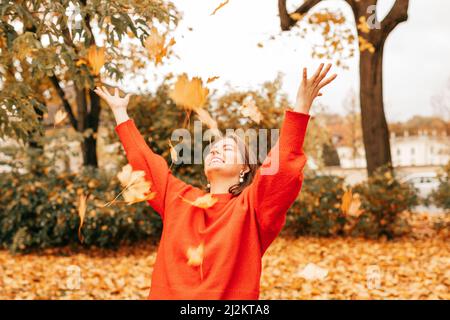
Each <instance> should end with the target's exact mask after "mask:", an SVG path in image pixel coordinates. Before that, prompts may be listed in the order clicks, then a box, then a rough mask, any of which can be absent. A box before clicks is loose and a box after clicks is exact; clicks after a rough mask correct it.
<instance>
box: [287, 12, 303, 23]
mask: <svg viewBox="0 0 450 320" xmlns="http://www.w3.org/2000/svg"><path fill="white" fill-rule="evenodd" d="M289 16H290V17H291V19H292V20H295V21H299V20H301V19H302V17H303V15H302V14H300V13H298V12H294V13H291V14H290V15H289Z"/></svg>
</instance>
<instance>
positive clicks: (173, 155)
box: [169, 140, 178, 162]
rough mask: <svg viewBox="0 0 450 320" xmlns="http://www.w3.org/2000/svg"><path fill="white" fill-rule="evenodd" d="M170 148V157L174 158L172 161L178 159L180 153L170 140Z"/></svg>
mask: <svg viewBox="0 0 450 320" xmlns="http://www.w3.org/2000/svg"><path fill="white" fill-rule="evenodd" d="M169 148H170V158H171V159H172V162H177V161H178V153H177V151H176V150H175V148H174V147H173V145H172V142H171V141H170V140H169Z"/></svg>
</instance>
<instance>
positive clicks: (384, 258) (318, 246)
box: [0, 237, 450, 299]
mask: <svg viewBox="0 0 450 320" xmlns="http://www.w3.org/2000/svg"><path fill="white" fill-rule="evenodd" d="M78 250H79V251H78V252H73V251H70V250H69V249H68V248H63V249H52V250H47V251H44V252H43V253H41V254H29V255H12V254H10V253H9V252H8V251H0V299H146V298H147V296H148V294H149V290H150V284H151V275H152V270H153V266H154V263H155V258H156V250H157V247H156V246H154V245H151V244H148V245H143V244H140V245H135V246H132V247H126V246H124V247H121V248H120V249H119V250H118V251H107V250H101V249H78ZM191 253H192V252H191ZM200 253H201V252H200V250H194V254H192V255H191V262H192V263H194V264H195V263H197V264H198V263H199V261H201V259H200V257H201V255H200ZM186 260H187V261H188V259H186ZM449 265H450V248H449V246H448V239H447V240H446V239H445V238H441V237H435V238H427V239H422V240H418V239H413V238H404V239H399V240H396V241H372V240H363V239H343V238H337V239H325V238H311V237H305V238H298V239H290V238H285V237H278V238H277V239H276V240H275V241H274V242H273V244H272V245H271V246H270V247H269V249H268V251H267V252H266V254H265V255H264V257H263V273H262V278H261V294H260V299H450V294H449V287H450V268H449ZM374 270H375V276H378V279H375V280H377V281H378V283H377V282H376V281H375V283H374V284H375V285H376V286H375V287H374V286H373V282H370V281H369V280H370V279H369V275H372V277H373V274H374ZM325 273H326V276H324V275H325ZM372 280H373V279H372ZM371 283H372V286H371V285H370V284H371Z"/></svg>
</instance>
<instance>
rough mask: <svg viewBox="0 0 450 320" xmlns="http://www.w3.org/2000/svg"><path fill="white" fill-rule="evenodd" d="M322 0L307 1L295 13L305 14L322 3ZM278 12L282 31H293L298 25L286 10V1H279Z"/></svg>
mask: <svg viewBox="0 0 450 320" xmlns="http://www.w3.org/2000/svg"><path fill="white" fill-rule="evenodd" d="M321 1H322V0H306V1H305V2H303V4H302V5H301V6H300V7H298V8H297V10H295V11H294V12H293V13H299V14H302V15H303V14H305V13H307V12H308V11H309V10H311V9H312V8H313V7H314V6H315V5H316V4H318V3H319V2H321ZM278 12H279V15H280V25H281V30H283V31H287V30H289V29H291V28H292V27H293V26H294V25H295V24H296V23H297V20H294V19H292V18H291V17H290V15H289V13H288V12H287V9H286V0H278Z"/></svg>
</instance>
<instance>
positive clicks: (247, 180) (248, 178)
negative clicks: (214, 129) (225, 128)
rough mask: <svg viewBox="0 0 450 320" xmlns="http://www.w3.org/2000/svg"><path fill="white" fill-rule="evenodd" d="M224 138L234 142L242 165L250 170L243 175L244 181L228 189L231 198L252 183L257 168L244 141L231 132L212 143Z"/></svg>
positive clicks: (253, 155)
mask: <svg viewBox="0 0 450 320" xmlns="http://www.w3.org/2000/svg"><path fill="white" fill-rule="evenodd" d="M225 138H231V139H233V140H234V141H235V142H236V144H237V146H238V150H239V152H240V153H241V154H242V155H243V156H244V165H246V166H248V168H249V169H250V171H248V172H246V173H245V174H244V176H243V179H244V181H243V182H242V183H237V184H234V185H232V186H231V187H230V188H229V189H228V192H229V193H231V194H233V196H238V195H239V194H240V193H241V192H242V191H243V190H244V189H245V188H246V187H248V186H249V185H250V184H251V183H252V181H253V178H254V177H255V175H256V171H257V169H258V167H259V166H258V163H257V159H256V156H255V154H254V153H253V152H252V151H251V150H250V149H249V148H248V146H247V144H246V143H245V141H244V140H242V138H241V137H240V136H239V135H237V134H236V133H234V132H233V133H229V134H227V135H225V136H222V137H221V138H219V139H218V140H216V141H214V143H216V142H218V141H221V140H222V139H225ZM206 189H207V190H208V192H209V191H210V188H208V187H207V188H206Z"/></svg>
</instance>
